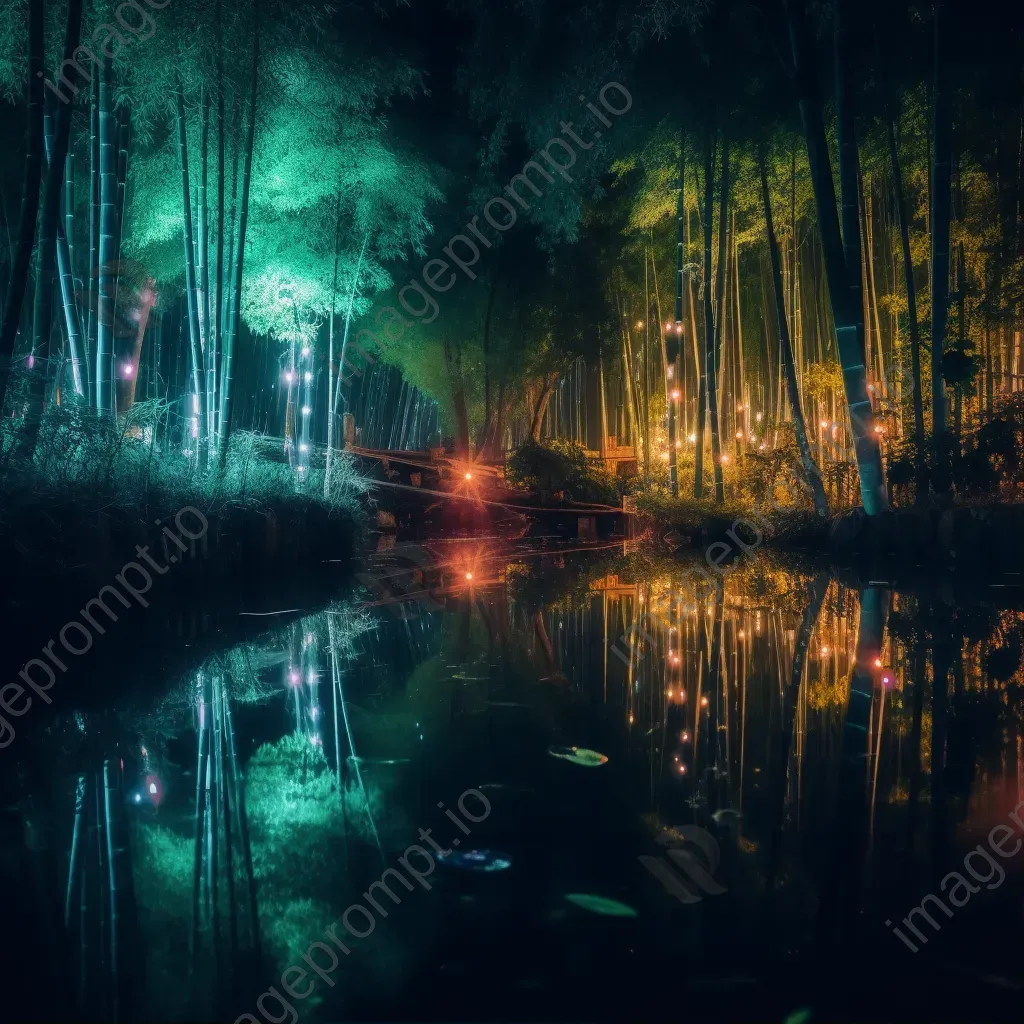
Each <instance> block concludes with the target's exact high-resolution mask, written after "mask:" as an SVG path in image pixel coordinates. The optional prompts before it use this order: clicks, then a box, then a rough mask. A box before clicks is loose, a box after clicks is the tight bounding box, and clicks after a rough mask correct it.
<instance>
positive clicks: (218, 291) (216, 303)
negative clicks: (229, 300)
mask: <svg viewBox="0 0 1024 1024" xmlns="http://www.w3.org/2000/svg"><path fill="white" fill-rule="evenodd" d="M222 6H223V5H222V3H221V0H217V6H216V8H215V11H214V28H215V32H216V37H217V255H216V261H217V265H216V267H215V268H214V286H215V291H214V296H213V334H212V338H213V349H212V351H213V360H212V363H213V367H214V374H215V381H216V385H218V386H220V387H223V382H222V381H221V379H220V368H219V362H218V360H219V355H218V354H219V353H220V351H221V346H222V345H223V343H224V341H223V339H224V292H225V290H226V289H225V287H224V283H225V273H226V268H225V266H224V175H225V171H226V168H225V166H224V156H225V152H224V29H223V21H222V12H221V8H222ZM217 398H219V392H218V391H217V388H216V387H215V388H214V400H215V403H216V399H217ZM216 412H217V431H218V437H219V433H220V430H221V429H223V427H222V424H221V421H220V415H219V414H220V408H219V404H218V405H217V407H216Z"/></svg>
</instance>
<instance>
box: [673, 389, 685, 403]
mask: <svg viewBox="0 0 1024 1024" xmlns="http://www.w3.org/2000/svg"><path fill="white" fill-rule="evenodd" d="M682 397H683V393H682V392H681V391H680V390H679V388H676V389H675V391H673V392H672V401H674V402H678V401H679V399H680V398H682Z"/></svg>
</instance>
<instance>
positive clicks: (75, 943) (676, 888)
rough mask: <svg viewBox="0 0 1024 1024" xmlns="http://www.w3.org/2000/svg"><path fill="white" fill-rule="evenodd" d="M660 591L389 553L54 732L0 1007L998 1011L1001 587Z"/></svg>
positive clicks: (548, 549) (1011, 969) (597, 576)
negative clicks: (13, 984)
mask: <svg viewBox="0 0 1024 1024" xmlns="http://www.w3.org/2000/svg"><path fill="white" fill-rule="evenodd" d="M682 575H683V574H682V571H681V566H679V565H678V564H677V565H675V566H673V565H671V564H661V563H658V562H656V561H653V560H651V559H649V558H647V557H645V556H643V555H642V554H640V553H637V552H630V551H628V550H626V549H625V548H624V546H623V544H622V543H619V544H617V545H611V544H604V545H594V546H593V547H592V548H590V549H588V550H580V549H565V548H560V547H557V546H553V545H552V546H548V545H545V544H544V543H542V542H537V541H533V542H530V543H527V542H518V543H516V542H511V543H510V542H502V541H497V540H479V539H478V540H471V541H469V540H464V541H451V542H438V543H428V544H425V545H414V544H406V543H401V542H399V543H395V542H394V540H393V539H387V540H384V541H382V542H381V545H380V548H379V550H378V551H377V553H376V554H374V555H373V556H372V557H370V558H369V559H368V560H367V561H366V563H365V564H364V565H363V572H362V573H361V574H360V587H359V589H358V590H357V591H356V592H354V593H353V594H352V595H351V596H349V597H346V598H345V599H344V600H342V601H339V602H338V603H336V604H335V605H333V606H332V607H330V608H328V609H326V610H322V611H320V612H317V613H315V614H309V615H303V616H300V617H295V616H293V617H292V619H291V621H286V622H282V623H281V624H280V625H279V626H278V627H277V628H275V629H273V630H271V631H270V632H269V633H268V634H266V635H265V636H264V637H263V638H262V639H261V640H260V641H259V642H254V643H247V644H245V645H242V646H240V647H237V648H235V649H232V650H226V651H223V652H221V653H220V654H219V655H217V656H216V657H213V658H211V659H209V660H208V661H207V662H205V663H204V664H203V666H202V667H201V669H200V670H198V671H196V672H194V673H190V674H189V675H188V676H187V677H185V678H178V679H166V678H161V677H160V673H159V669H158V668H154V667H153V666H149V667H148V668H147V670H146V671H147V673H148V674H149V675H150V676H151V686H150V688H149V691H148V693H149V698H150V700H149V702H148V703H146V702H142V703H140V701H139V699H138V697H137V695H136V697H135V699H134V700H133V702H132V703H131V705H130V706H127V705H126V706H117V707H112V708H110V709H108V711H109V712H110V713H112V714H113V716H114V720H115V721H116V723H117V725H116V728H114V729H113V730H112V729H111V727H110V715H109V714H108V716H107V720H106V725H105V729H106V732H105V736H106V738H105V739H104V744H105V748H104V750H103V751H102V752H101V754H100V756H99V757H97V754H96V751H95V745H94V744H93V745H91V747H90V748H89V749H90V751H91V752H90V753H89V754H88V755H86V753H85V750H86V749H87V748H86V745H85V744H84V743H83V745H82V746H81V748H77V749H76V747H75V745H74V744H73V743H65V744H64V745H63V748H62V753H61V755H60V756H59V757H54V760H53V764H52V765H51V771H50V775H49V777H48V778H47V781H46V785H45V792H44V791H43V787H42V786H41V784H40V783H38V782H36V783H35V784H34V785H35V791H33V792H29V793H27V794H25V797H24V800H23V808H24V811H25V814H26V820H27V821H28V823H29V826H31V823H32V821H33V816H34V815H35V816H37V817H38V818H39V820H44V818H45V820H47V821H49V822H50V824H51V826H52V829H51V831H52V833H53V834H54V835H56V836H57V840H56V841H55V842H54V843H53V844H52V849H48V850H45V851H42V852H41V853H40V855H39V856H38V857H37V858H36V863H35V864H34V866H33V867H32V878H33V880H34V884H35V886H36V888H34V889H33V888H32V886H27V887H26V889H25V893H24V894H23V897H22V901H21V903H20V904H18V905H19V906H22V909H23V905H24V903H25V901H26V900H35V901H36V902H37V905H38V915H37V917H36V920H35V922H34V924H33V928H32V931H33V935H32V937H31V940H32V941H38V942H42V943H45V944H46V948H48V949H49V950H50V957H49V960H48V963H49V972H48V978H49V980H48V981H47V983H46V986H45V990H44V991H40V990H39V989H37V990H36V991H35V992H34V993H33V995H32V996H31V998H30V999H28V1000H27V1006H28V1007H29V1010H30V1011H32V1012H34V1013H35V1014H37V1015H38V1016H40V1017H43V1018H48V1019H52V1018H53V1015H54V1014H55V1013H58V1014H59V1015H64V1016H67V1017H77V1018H85V1019H104V1020H106V1019H113V1018H115V1017H116V1018H118V1019H125V1020H127V1019H145V1020H181V1019H196V1018H201V1019H222V1020H229V1021H230V1020H235V1019H237V1018H239V1017H241V1015H243V1014H251V1015H252V1017H253V1018H254V1019H257V1020H265V1021H270V1022H273V1024H279V1022H283V1021H286V1020H287V1021H291V1020H294V1019H296V1018H298V1019H301V1020H311V1021H313V1020H317V1021H327V1020H439V1021H440V1020H485V1019H518V1020H556V1019H573V1020H581V1019H609V1018H613V1019H628V1020H646V1019H649V1018H651V1017H652V1016H654V1015H658V1016H659V1017H667V1015H671V1016H672V1018H673V1019H676V1018H680V1017H685V1016H689V1017H691V1018H693V1019H701V1020H703V1019H707V1020H734V1019H743V1020H751V1019H765V1020H778V1021H784V1020H787V1019H789V1018H790V1017H791V1015H793V1014H797V1013H798V1012H799V1011H802V1010H805V1009H806V1010H810V1011H812V1012H813V1017H812V1018H809V1019H817V1020H834V1019H840V1018H846V1019H858V1020H864V1019H893V1020H898V1019H911V1018H913V1019H960V1020H963V1019H977V1020H988V1019H1003V1018H1005V1017H1008V1015H1009V1014H1010V1013H1011V1012H1012V1013H1013V1015H1014V1016H1015V1017H1016V1016H1017V1012H1016V1011H1018V1010H1019V1008H1020V1005H1021V1001H1022V998H1024V989H1022V986H1024V967H1022V966H1021V957H1020V953H1021V949H1022V945H1021V936H1022V903H1021V894H1022V886H1021V884H1020V883H1021V878H1022V870H1021V869H1022V867H1024V850H1021V851H1019V852H1017V853H1016V854H1014V853H1013V852H1012V850H1013V843H1014V841H1015V837H1018V836H1019V833H1020V830H1021V828H1022V827H1024V826H1019V825H1015V822H1014V819H1013V818H1012V817H1011V813H1012V812H1013V810H1014V808H1015V807H1016V806H1017V805H1019V804H1020V803H1021V801H1022V800H1024V792H1022V789H1024V787H1022V758H1021V730H1020V726H1019V721H1020V711H1021V704H1020V700H1021V690H1020V682H1021V679H1022V675H1021V672H1020V658H1021V628H1022V624H1024V615H1022V613H1021V612H1019V611H1018V610H1017V607H1019V606H1020V605H1021V603H1022V602H1021V600H1020V598H1021V596H1022V595H1021V592H1020V591H1019V590H1018V589H1017V588H1016V587H1014V586H1008V585H1006V581H1002V583H1001V584H1000V585H998V586H991V585H987V586H980V587H976V588H974V589H973V590H971V591H970V592H969V593H967V596H964V594H961V593H960V592H959V591H957V590H956V589H955V588H953V587H952V585H950V586H949V587H948V588H947V587H945V586H941V587H940V586H936V585H935V584H932V585H930V586H928V587H926V588H923V589H919V590H917V591H916V592H915V590H914V589H913V588H911V589H902V590H901V589H894V588H893V585H892V584H891V583H890V582H889V581H885V580H877V581H874V584H875V585H873V586H866V585H865V586H863V587H851V586H848V585H845V584H844V583H843V582H842V581H841V580H839V579H837V578H835V577H834V576H833V575H832V574H830V573H829V572H827V571H825V572H817V573H816V572H815V571H814V570H806V569H804V570H798V569H794V568H791V567H789V568H787V567H784V566H780V565H778V564H775V563H770V562H768V561H767V556H765V557H764V558H759V557H757V556H756V555H755V556H751V557H750V558H748V560H747V562H746V563H745V564H744V565H742V566H741V567H740V568H738V569H737V570H735V571H734V572H733V573H732V574H730V575H729V576H727V577H726V578H725V579H724V581H723V583H722V584H721V585H719V586H714V585H711V586H706V587H704V588H703V589H701V590H700V591H698V592H693V591H691V590H689V589H687V588H686V586H685V585H684V584H683V582H682ZM66 714H67V718H68V722H67V723H66V730H65V731H66V733H68V734H74V733H75V731H76V730H77V731H78V732H79V733H81V734H82V735H83V736H87V735H88V734H89V731H90V729H91V728H92V727H93V724H92V723H91V722H90V716H89V715H83V714H80V713H74V712H71V711H70V710H69V711H68V712H67V713H66ZM574 748H575V749H574ZM470 791H472V792H470ZM76 797H77V800H76ZM460 798H461V804H460ZM460 806H461V808H462V810H461V811H460V810H459V808H460ZM76 807H77V810H76ZM197 808H198V813H197ZM1021 813H1022V814H1024V807H1022V808H1021ZM47 816H48V817H47ZM999 825H1007V826H1008V828H1007V830H1005V831H1004V832H1002V833H1000V832H998V831H997V832H996V833H995V835H996V836H997V838H999V839H1001V841H1002V850H1003V851H1004V853H1005V854H1006V856H1005V857H1004V856H1001V855H998V854H993V853H992V847H991V844H990V838H989V837H990V834H992V833H993V830H994V829H995V828H996V826H999ZM427 830H429V832H428V831H427ZM1010 833H1013V835H1012V837H1011V836H1010ZM30 845H31V844H30ZM414 845H415V846H417V847H419V848H420V849H421V850H422V851H423V852H422V853H420V852H419V851H417V850H413V851H411V852H410V847H412V846H414ZM979 847H980V849H981V850H982V851H983V852H982V853H976V854H974V855H971V856H970V857H969V858H968V862H967V865H965V856H966V855H968V854H969V851H970V850H971V849H975V850H977V849H978V848H979ZM438 850H443V851H449V852H445V853H438ZM403 857H404V860H402V859H401V858H403ZM389 868H390V869H398V870H399V871H402V873H403V877H404V878H406V879H407V880H408V886H407V885H406V884H405V882H401V881H399V880H397V877H396V875H395V874H394V872H392V873H391V874H390V875H389V876H386V879H388V880H389V885H390V888H391V889H392V890H393V891H394V892H395V895H396V897H397V898H398V899H400V903H397V904H396V903H395V902H394V901H393V900H392V899H391V898H389V896H388V894H387V893H386V892H385V891H384V890H383V888H382V887H380V886H377V887H376V888H374V889H370V887H371V885H373V883H375V882H378V881H379V880H380V879H381V877H382V873H383V872H384V871H385V870H386V869H389ZM951 872H956V873H957V877H950V873H951ZM958 879H959V880H958ZM1004 879H1005V880H1004ZM943 880H945V881H944V882H943ZM940 883H942V886H940ZM958 887H959V888H958ZM410 888H411V891H409V889H410ZM41 891H42V892H46V893H48V897H47V898H46V900H43V899H42V898H41V897H40V896H39V892H41ZM929 893H935V894H938V895H939V896H940V897H942V907H940V906H938V905H937V901H936V900H931V901H928V902H926V903H925V904H924V906H925V909H927V910H928V911H929V913H930V914H931V916H932V919H933V920H934V921H935V923H936V925H937V926H938V930H937V931H936V929H935V928H932V927H931V926H930V925H929V924H928V922H927V920H926V919H925V918H924V917H923V916H922V915H921V914H920V913H918V914H916V915H915V916H912V917H911V919H910V924H911V925H913V926H915V927H916V930H917V932H918V933H920V936H923V940H920V938H919V937H915V932H914V931H913V930H911V928H909V927H908V926H906V925H903V924H901V922H903V919H904V918H905V917H907V915H908V914H909V913H910V912H911V910H912V909H913V908H914V907H915V906H920V905H921V901H922V899H923V898H925V897H926V896H927V894H929ZM47 900H48V902H47ZM374 900H376V902H374ZM16 902H17V901H16ZM958 903H959V904H960V905H959V906H957V904H958ZM356 905H359V908H361V909H355V910H351V911H349V913H348V914H347V915H346V911H347V910H348V908H351V907H354V906H356ZM343 915H344V924H343V923H342V921H343ZM62 920H63V923H64V925H65V927H64V928H61V927H60V924H61V921H62ZM40 922H42V923H40ZM47 922H49V924H50V925H54V928H52V929H49V930H48V927H49V925H48V924H47ZM332 925H334V926H335V931H334V936H335V938H336V939H338V940H339V941H341V942H342V943H343V944H344V945H345V947H346V948H347V949H348V950H349V952H348V953H344V952H343V951H341V949H340V948H339V947H338V946H337V945H332V944H331V943H330V941H328V940H326V939H325V935H324V932H325V929H328V928H329V927H330V926H332ZM346 926H347V927H348V929H349V934H348V935H346V932H345V928H346ZM894 927H898V928H900V929H901V934H902V935H903V938H902V939H901V938H900V937H898V936H897V934H895V933H894V931H893V930H892V928H894ZM353 934H361V935H364V936H365V937H361V938H354V937H353ZM54 936H56V938H54ZM318 941H319V942H321V943H323V948H320V947H317V948H315V949H314V950H313V951H312V954H311V959H312V961H313V963H309V962H306V961H303V959H302V957H303V954H307V953H309V951H310V945H311V943H314V942H318ZM912 947H916V949H917V952H914V951H913V948H912ZM331 959H336V960H337V961H338V963H337V966H336V967H334V968H333V969H331V968H332V965H331V963H330V961H331ZM54 965H56V967H55V966H54ZM317 965H318V966H319V967H320V968H321V970H322V972H323V973H322V974H321V975H318V974H316V973H315V972H314V967H315V966H317ZM292 966H295V967H296V969H295V970H294V971H291V972H290V973H288V974H287V975H286V977H285V979H282V974H285V972H286V971H288V969H289V968H290V967H292ZM284 982H287V983H288V984H289V985H290V986H291V989H292V991H293V992H294V993H296V995H289V994H287V992H288V989H287V988H286V987H285V984H284ZM272 987H273V989H272ZM263 993H267V995H265V996H263V997H262V1002H261V1003H258V1000H259V999H260V997H261V995H262V994H263ZM298 993H305V996H304V998H298V997H297V994H298ZM242 1019H249V1018H245V1017H242Z"/></svg>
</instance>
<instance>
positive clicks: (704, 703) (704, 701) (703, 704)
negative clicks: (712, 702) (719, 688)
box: [700, 697, 708, 708]
mask: <svg viewBox="0 0 1024 1024" xmlns="http://www.w3.org/2000/svg"><path fill="white" fill-rule="evenodd" d="M700 706H701V707H702V708H706V707H707V706H708V699H707V697H701V699H700Z"/></svg>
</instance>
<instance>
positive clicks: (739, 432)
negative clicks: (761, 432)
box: [736, 430, 743, 441]
mask: <svg viewBox="0 0 1024 1024" xmlns="http://www.w3.org/2000/svg"><path fill="white" fill-rule="evenodd" d="M736 440H737V441H742V440H743V431H742V430H737V431H736Z"/></svg>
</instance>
